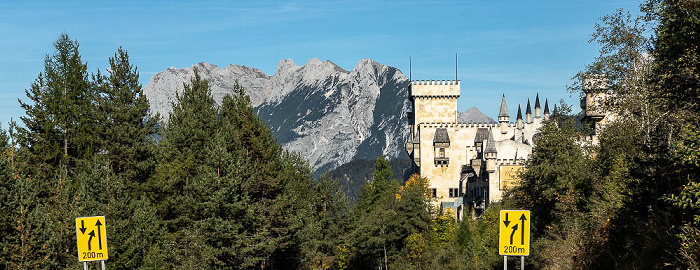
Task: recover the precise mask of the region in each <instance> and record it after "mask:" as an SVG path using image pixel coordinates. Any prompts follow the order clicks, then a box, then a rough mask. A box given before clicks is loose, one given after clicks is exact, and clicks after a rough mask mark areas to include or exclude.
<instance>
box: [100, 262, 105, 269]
mask: <svg viewBox="0 0 700 270" xmlns="http://www.w3.org/2000/svg"><path fill="white" fill-rule="evenodd" d="M100 262H102V270H105V261H104V260H103V261H100Z"/></svg>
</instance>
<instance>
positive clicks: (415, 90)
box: [406, 80, 605, 220]
mask: <svg viewBox="0 0 700 270" xmlns="http://www.w3.org/2000/svg"><path fill="white" fill-rule="evenodd" d="M603 85H604V84H596V86H600V87H604V86H603ZM584 87H585V88H591V87H590V86H589V87H586V86H584ZM601 89H602V88H601ZM601 89H598V90H601ZM460 92H461V89H460V82H459V81H433V80H431V81H425V80H419V81H412V82H411V85H410V94H409V95H410V100H411V102H412V105H413V111H412V112H410V113H409V128H410V129H411V137H410V139H409V141H408V142H407V143H406V151H407V153H408V155H409V156H410V158H411V159H412V160H413V169H414V172H415V173H418V174H420V175H421V176H423V177H426V178H428V179H429V181H430V189H431V191H432V193H433V197H434V198H436V204H438V205H439V206H441V207H442V208H443V209H446V208H450V209H452V211H453V213H456V215H457V219H459V220H462V219H463V218H464V214H465V213H467V214H475V215H480V213H483V211H484V210H485V209H486V208H487V206H488V204H490V203H494V202H498V201H500V200H501V198H502V196H503V193H504V191H506V190H507V189H508V188H510V187H511V186H512V185H514V184H516V183H517V181H518V179H517V175H518V172H519V171H520V170H522V169H523V165H524V163H525V160H527V158H528V157H529V156H530V154H531V153H532V149H533V147H534V146H535V144H536V143H537V139H538V137H539V136H541V135H539V134H540V133H539V128H540V127H541V126H542V123H543V121H545V120H547V119H548V118H549V116H550V113H549V104H548V101H547V100H546V99H545V104H544V108H541V107H540V100H539V94H538V95H536V97H535V105H534V114H533V111H532V110H531V107H530V100H529V99H528V101H527V106H526V110H525V118H524V119H523V117H522V111H521V108H520V105H518V111H517V117H516V119H515V122H511V121H510V120H511V118H510V115H509V113H508V107H507V104H506V98H505V95H504V96H503V97H502V100H501V109H500V112H499V115H498V123H460V122H459V121H458V118H457V99H458V98H459V96H460ZM601 93H603V94H601ZM603 95H604V91H587V95H586V97H584V98H582V102H581V107H582V108H583V109H584V110H585V109H586V105H588V106H587V107H588V108H589V109H590V108H592V107H594V105H593V104H594V103H595V102H596V101H599V100H600V99H601V97H603ZM584 119H590V120H592V122H593V123H594V124H595V125H596V128H599V126H600V124H599V122H601V121H602V120H603V119H605V115H604V114H603V113H599V112H598V111H592V112H591V113H589V114H588V115H584ZM590 120H587V121H590ZM593 139H595V138H594V135H592V136H591V140H593Z"/></svg>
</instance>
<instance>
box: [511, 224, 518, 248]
mask: <svg viewBox="0 0 700 270" xmlns="http://www.w3.org/2000/svg"><path fill="white" fill-rule="evenodd" d="M511 228H512V229H513V232H511V233H510V244H511V245H512V244H513V235H515V231H517V230H518V224H515V225H513V227H511Z"/></svg>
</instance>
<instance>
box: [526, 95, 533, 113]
mask: <svg viewBox="0 0 700 270" xmlns="http://www.w3.org/2000/svg"><path fill="white" fill-rule="evenodd" d="M528 114H532V109H530V99H529V98H528V99H527V109H525V115H528Z"/></svg>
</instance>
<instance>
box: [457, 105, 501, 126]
mask: <svg viewBox="0 0 700 270" xmlns="http://www.w3.org/2000/svg"><path fill="white" fill-rule="evenodd" d="M457 122H460V123H496V121H494V120H493V118H491V117H488V116H486V115H485V114H484V113H482V112H481V111H480V110H479V109H477V108H476V107H471V108H469V110H466V111H464V112H459V113H457Z"/></svg>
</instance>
